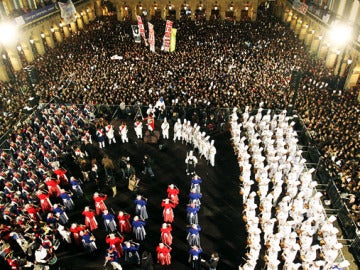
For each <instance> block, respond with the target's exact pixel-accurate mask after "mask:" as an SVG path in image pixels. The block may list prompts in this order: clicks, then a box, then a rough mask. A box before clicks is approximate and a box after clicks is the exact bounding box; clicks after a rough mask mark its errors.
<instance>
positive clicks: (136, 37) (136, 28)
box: [131, 25, 141, 43]
mask: <svg viewBox="0 0 360 270" xmlns="http://www.w3.org/2000/svg"><path fill="white" fill-rule="evenodd" d="M131 29H132V33H133V37H134V41H135V43H141V36H140V30H139V26H138V25H132V26H131Z"/></svg>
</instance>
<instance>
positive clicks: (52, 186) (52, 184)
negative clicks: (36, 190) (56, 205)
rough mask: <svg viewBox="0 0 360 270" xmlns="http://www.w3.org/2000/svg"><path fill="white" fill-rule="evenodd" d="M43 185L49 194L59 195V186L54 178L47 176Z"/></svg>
mask: <svg viewBox="0 0 360 270" xmlns="http://www.w3.org/2000/svg"><path fill="white" fill-rule="evenodd" d="M44 183H45V185H46V186H47V188H48V191H49V193H48V194H49V195H50V196H55V197H59V196H60V186H59V184H58V182H57V181H55V180H54V179H51V178H50V177H47V178H46V179H45V181H44Z"/></svg>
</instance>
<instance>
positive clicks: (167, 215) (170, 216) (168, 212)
mask: <svg viewBox="0 0 360 270" xmlns="http://www.w3.org/2000/svg"><path fill="white" fill-rule="evenodd" d="M161 207H163V208H164V209H163V217H164V222H170V223H171V222H173V221H174V211H173V208H175V207H176V205H175V204H174V203H173V202H171V201H170V199H164V200H162V202H161Z"/></svg>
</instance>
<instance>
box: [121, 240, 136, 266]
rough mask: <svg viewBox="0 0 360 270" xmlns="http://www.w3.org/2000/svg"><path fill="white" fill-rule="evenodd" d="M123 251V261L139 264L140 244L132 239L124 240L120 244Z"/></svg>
mask: <svg viewBox="0 0 360 270" xmlns="http://www.w3.org/2000/svg"><path fill="white" fill-rule="evenodd" d="M122 247H123V250H124V253H125V262H128V263H134V264H140V256H139V252H138V251H139V249H140V244H139V243H135V242H133V241H126V242H124V243H123V245H122Z"/></svg>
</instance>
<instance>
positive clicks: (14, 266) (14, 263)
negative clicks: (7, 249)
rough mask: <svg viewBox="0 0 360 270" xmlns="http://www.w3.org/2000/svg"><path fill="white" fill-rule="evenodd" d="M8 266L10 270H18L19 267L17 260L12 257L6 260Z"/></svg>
mask: <svg viewBox="0 0 360 270" xmlns="http://www.w3.org/2000/svg"><path fill="white" fill-rule="evenodd" d="M6 261H7V263H8V265H9V266H10V267H11V270H19V269H20V268H19V267H20V266H19V263H18V261H17V259H16V258H15V257H13V256H10V257H8V258H7V259H6Z"/></svg>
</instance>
